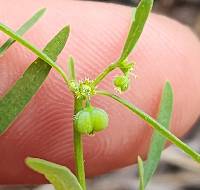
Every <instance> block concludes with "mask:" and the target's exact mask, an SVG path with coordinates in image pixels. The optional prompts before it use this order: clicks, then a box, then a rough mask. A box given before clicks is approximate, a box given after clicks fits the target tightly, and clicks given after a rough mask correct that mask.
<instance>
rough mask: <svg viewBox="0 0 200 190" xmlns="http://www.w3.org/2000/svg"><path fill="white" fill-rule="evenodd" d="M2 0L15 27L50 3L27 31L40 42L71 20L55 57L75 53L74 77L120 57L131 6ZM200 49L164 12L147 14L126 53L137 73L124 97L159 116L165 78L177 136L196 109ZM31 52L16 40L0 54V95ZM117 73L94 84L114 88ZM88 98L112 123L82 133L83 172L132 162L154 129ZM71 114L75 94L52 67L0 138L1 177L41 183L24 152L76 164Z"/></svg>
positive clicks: (196, 113) (102, 100)
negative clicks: (138, 35) (66, 37)
mask: <svg viewBox="0 0 200 190" xmlns="http://www.w3.org/2000/svg"><path fill="white" fill-rule="evenodd" d="M2 3H3V5H4V6H3V7H2V6H1V8H0V9H1V10H0V18H1V20H2V22H4V23H6V24H8V25H9V26H11V27H12V28H17V27H18V26H19V25H21V24H22V23H23V22H24V20H26V19H27V18H28V17H30V15H31V14H32V13H33V12H35V11H36V10H38V9H39V8H41V7H47V8H48V12H47V14H46V15H45V17H44V18H43V19H42V20H41V21H40V22H39V23H38V24H37V25H36V26H34V27H33V28H32V29H31V31H30V32H28V34H26V35H25V38H26V39H28V40H29V41H31V42H32V43H34V44H36V45H37V46H38V47H40V48H42V47H44V46H45V44H46V43H47V42H48V41H49V40H50V39H51V38H52V36H53V35H55V34H56V32H57V31H58V30H59V29H60V28H62V27H63V26H64V25H66V24H70V26H71V34H70V39H69V43H68V45H67V48H66V49H65V50H64V51H63V53H62V55H61V56H60V57H59V60H58V64H60V65H62V66H63V68H65V62H66V58H67V56H68V55H73V57H74V58H75V59H76V70H77V75H78V78H79V79H83V78H85V77H89V78H91V79H93V78H95V77H96V76H97V75H98V74H99V72H101V71H102V70H103V69H104V68H105V66H106V65H108V64H109V63H111V62H113V61H114V60H116V59H117V57H118V56H119V55H120V52H121V49H122V47H123V43H124V40H125V38H126V35H127V31H128V26H129V23H130V16H131V9H130V8H128V7H123V6H117V5H112V4H103V3H93V2H79V1H59V2H58V1H51V2H46V1H40V2H37V1H34V2H31V5H30V2H27V1H25V0H24V1H23V0H20V3H19V1H18V3H16V6H14V7H13V6H11V2H9V1H4V2H2ZM12 3H13V2H12ZM22 5H23V7H24V11H23V12H22V11H21V6H22ZM8 10H9V13H10V14H8ZM16 15H17V17H16ZM13 18H15V19H13ZM0 39H1V41H2V42H3V40H5V36H4V35H2V34H1V36H0ZM199 52H200V45H199V42H198V40H197V39H196V37H195V36H194V35H193V34H192V32H191V31H190V30H189V29H187V28H186V27H184V26H182V25H180V24H178V23H176V22H174V21H172V20H170V19H167V18H165V17H162V16H156V15H152V16H151V18H150V19H149V22H148V24H147V25H146V27H145V31H144V33H143V35H142V38H141V39H140V41H139V43H138V46H137V48H136V51H135V52H134V53H133V54H132V55H131V57H130V60H135V61H136V62H137V65H136V70H135V74H136V75H137V79H133V81H132V82H133V85H132V87H131V89H130V90H129V91H128V92H127V93H125V94H123V96H124V97H125V98H126V99H128V100H130V101H131V102H133V103H135V104H136V105H137V106H138V107H140V108H141V109H143V110H144V111H145V112H147V113H149V114H150V115H152V116H156V112H157V110H158V104H159V100H160V95H161V91H162V87H163V86H164V83H165V81H166V80H169V81H170V82H171V83H172V86H173V89H174V93H175V104H174V106H175V108H174V114H173V119H172V124H171V129H172V131H173V132H174V133H175V134H176V135H178V136H181V135H183V134H184V133H185V132H187V131H188V129H189V128H190V127H191V126H192V124H193V123H194V122H195V120H196V119H197V118H198V116H199V107H198V105H199V103H200V87H199V82H200V76H199V73H198V71H199V69H200V66H199V64H198V60H199V59H200V55H199ZM34 59H35V56H34V55H33V54H32V53H30V52H28V51H27V50H26V49H25V48H22V47H21V46H20V45H18V44H15V45H14V46H13V47H11V48H10V49H9V50H8V52H7V54H6V55H5V56H4V57H3V58H1V59H0V81H1V82H0V94H1V95H3V94H4V93H5V92H6V90H8V89H9V88H10V87H11V86H12V84H14V82H15V81H16V80H17V79H18V78H19V77H20V76H21V74H22V73H23V72H24V70H25V68H27V66H28V65H29V64H30V63H31V62H32V61H33V60H34ZM115 75H116V72H114V73H112V74H111V75H110V76H109V77H107V78H106V80H105V81H103V83H102V84H101V85H100V86H99V87H100V88H104V89H108V90H112V89H113V86H112V78H113V76H115ZM191 97H192V98H191ZM93 103H94V104H95V105H96V106H98V107H101V108H103V109H105V110H106V111H107V112H108V113H109V116H110V126H109V128H108V129H107V130H105V131H104V132H101V133H98V134H96V135H95V136H94V137H87V138H84V150H85V160H86V162H85V166H86V171H87V175H88V176H92V175H97V174H100V173H104V172H106V171H110V170H113V169H116V168H119V167H123V166H126V165H129V164H132V163H134V162H135V161H136V158H137V155H138V154H139V155H142V156H145V154H146V152H147V149H148V144H149V140H150V136H151V132H152V131H151V129H150V127H148V126H147V125H146V124H145V123H144V122H143V121H141V120H140V119H138V118H137V117H136V116H134V115H133V114H132V113H130V112H129V111H128V110H126V109H125V108H124V107H122V106H121V105H119V104H117V103H116V102H114V101H112V100H109V99H108V98H104V97H95V98H94V99H93ZM72 116H73V99H72V95H71V94H70V93H69V91H68V90H67V88H66V87H65V85H64V83H63V80H62V79H61V77H60V76H59V75H58V74H57V73H56V72H55V71H52V72H51V73H50V75H49V77H48V79H47V80H46V82H45V84H44V85H43V86H42V88H41V89H40V91H39V92H38V94H37V95H36V96H35V97H34V98H33V99H32V101H31V103H30V104H29V105H28V106H27V107H26V109H25V110H24V111H23V113H22V114H21V115H20V117H19V118H18V119H17V120H16V121H15V122H14V123H13V125H12V127H11V128H10V129H9V130H8V131H7V133H5V134H4V135H3V136H1V137H0V155H1V162H0V183H4V184H5V183H41V182H43V178H42V177H41V176H40V175H38V174H35V173H33V172H32V171H30V170H29V169H28V168H27V167H26V166H25V165H24V159H25V158H26V157H27V156H34V157H39V158H43V159H47V160H50V161H54V162H56V163H59V164H63V165H66V166H68V167H70V168H72V169H73V168H74V164H73V145H72V142H73V141H72V140H73V139H72Z"/></svg>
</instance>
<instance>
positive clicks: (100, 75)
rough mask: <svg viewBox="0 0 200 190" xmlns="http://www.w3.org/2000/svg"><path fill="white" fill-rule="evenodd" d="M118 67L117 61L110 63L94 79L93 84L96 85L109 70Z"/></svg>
mask: <svg viewBox="0 0 200 190" xmlns="http://www.w3.org/2000/svg"><path fill="white" fill-rule="evenodd" d="M117 67H118V62H117V63H113V64H110V65H109V66H108V67H107V68H106V69H105V70H104V71H103V72H102V73H101V74H99V75H98V76H97V78H96V79H95V80H94V82H93V85H94V86H97V85H98V84H99V83H100V82H101V81H102V80H103V79H104V78H105V77H106V76H107V75H108V74H109V73H110V72H111V71H113V70H114V69H116V68H117Z"/></svg>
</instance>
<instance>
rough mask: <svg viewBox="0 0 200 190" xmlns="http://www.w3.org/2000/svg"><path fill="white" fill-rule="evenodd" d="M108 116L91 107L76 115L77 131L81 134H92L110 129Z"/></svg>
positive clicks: (100, 110)
mask: <svg viewBox="0 0 200 190" xmlns="http://www.w3.org/2000/svg"><path fill="white" fill-rule="evenodd" d="M108 121H109V119H108V114H107V113H106V112H105V111H104V110H102V109H99V108H93V107H91V106H89V107H87V108H84V109H83V110H81V111H80V112H78V113H77V114H76V117H75V129H76V130H77V131H78V132H79V133H81V134H92V133H94V132H99V131H102V130H103V129H105V128H107V127H108Z"/></svg>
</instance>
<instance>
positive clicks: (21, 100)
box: [0, 0, 200, 190]
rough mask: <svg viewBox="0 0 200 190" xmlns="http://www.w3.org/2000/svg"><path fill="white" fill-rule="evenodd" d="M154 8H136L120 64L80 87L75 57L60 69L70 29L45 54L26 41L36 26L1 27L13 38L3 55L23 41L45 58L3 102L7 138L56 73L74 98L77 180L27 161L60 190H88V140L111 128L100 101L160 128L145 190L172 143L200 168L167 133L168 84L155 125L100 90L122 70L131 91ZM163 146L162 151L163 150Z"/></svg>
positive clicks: (120, 86)
mask: <svg viewBox="0 0 200 190" xmlns="http://www.w3.org/2000/svg"><path fill="white" fill-rule="evenodd" d="M152 5H153V0H141V2H140V4H139V5H138V7H137V8H134V11H133V19H132V23H131V26H130V31H129V34H128V37H127V40H126V42H125V45H124V48H123V50H122V53H121V55H120V56H119V59H118V60H116V61H115V62H114V63H112V64H110V65H109V66H108V67H107V68H106V69H105V70H104V71H103V72H102V73H100V74H99V75H98V76H97V77H96V79H94V80H89V79H86V80H83V81H77V79H76V73H75V66H74V59H73V58H72V57H70V58H69V60H68V74H66V73H65V72H64V71H63V70H62V68H61V67H59V66H58V65H57V64H56V63H55V61H56V58H57V56H58V55H59V53H60V52H61V51H62V49H63V47H64V45H65V43H66V41H67V38H68V35H69V27H68V26H67V27H64V28H63V29H62V30H61V31H60V32H59V33H58V34H57V35H56V36H55V37H54V38H53V39H52V40H51V41H50V42H49V44H48V45H47V46H46V48H45V49H44V50H43V51H41V50H39V49H38V48H37V47H35V46H34V45H32V44H31V43H29V42H28V41H26V40H25V39H23V38H22V37H21V36H20V35H21V34H23V33H24V32H25V31H26V30H28V29H29V28H30V26H31V25H33V24H34V23H35V22H31V24H29V25H28V27H25V28H26V30H24V29H23V30H22V31H21V32H19V31H18V32H14V31H12V30H11V29H10V28H9V27H7V26H5V25H4V24H2V23H0V30H1V31H2V32H4V33H5V34H7V35H8V36H10V37H11V38H12V40H9V43H6V44H4V45H3V46H2V47H1V48H0V50H1V52H5V50H6V49H7V48H8V47H9V46H10V45H12V43H14V41H17V42H18V43H20V44H21V45H23V46H25V47H26V48H28V49H29V50H30V51H32V52H33V53H34V54H35V55H37V56H38V57H39V58H38V59H37V60H36V61H34V62H33V63H32V64H31V65H30V67H29V68H28V69H27V70H26V71H25V73H24V74H23V77H22V78H20V79H19V80H18V81H17V82H16V83H15V85H14V86H13V87H12V88H11V89H10V90H9V91H8V92H7V93H6V94H5V95H4V97H2V98H1V99H0V133H4V132H5V131H6V129H8V127H9V126H10V124H11V123H12V122H13V121H14V120H15V118H16V117H17V116H18V115H19V113H20V112H22V110H23V108H24V107H25V106H26V105H27V104H28V102H29V101H30V100H31V98H32V96H33V95H34V94H35V93H36V92H37V91H38V89H39V87H40V86H41V85H42V83H43V82H44V80H45V79H46V77H47V75H48V73H49V71H50V69H51V68H52V67H53V68H54V69H55V70H56V71H57V72H58V73H59V74H60V75H61V76H62V77H63V79H64V81H65V83H66V85H67V86H68V87H69V89H70V91H71V92H72V94H73V95H74V115H75V118H73V119H74V120H73V123H74V126H73V127H74V150H75V164H76V177H75V176H74V175H73V174H72V173H71V172H70V171H69V170H68V169H67V168H66V167H64V166H60V165H57V164H54V163H50V162H47V161H45V160H41V159H37V158H27V159H26V164H27V165H28V166H29V167H30V168H32V169H33V170H35V171H37V172H39V173H41V174H43V175H44V176H45V177H46V178H47V179H48V180H49V181H50V182H51V183H52V184H53V185H54V186H55V188H56V189H57V190H64V189H71V190H81V189H82V190H86V183H85V169H84V161H83V160H84V159H83V146H82V135H83V134H91V133H94V132H98V131H101V130H103V129H104V128H106V127H107V126H108V116H107V113H106V112H105V111H104V110H102V109H99V108H93V107H92V106H91V105H90V100H91V99H92V98H93V97H94V96H96V95H100V96H107V97H110V98H112V99H113V100H115V101H117V102H119V103H120V104H122V105H124V106H125V107H127V108H128V109H129V110H130V111H131V112H133V113H134V114H136V115H137V116H139V117H140V118H141V119H143V120H144V121H146V122H147V123H148V124H149V125H150V126H152V127H153V128H154V135H153V137H152V143H151V148H150V151H149V156H148V159H147V162H146V163H145V164H144V166H143V162H142V160H141V158H140V157H138V163H139V175H140V189H141V190H142V189H144V188H145V186H146V185H147V183H148V181H149V179H150V178H151V176H152V175H153V173H154V172H155V169H156V167H157V165H158V162H159V160H160V155H161V151H162V149H163V147H164V143H165V140H166V139H167V140H169V141H171V142H172V143H174V144H175V145H176V146H177V147H179V148H180V149H181V150H182V151H183V152H185V153H186V154H188V155H189V156H190V157H191V158H193V159H194V160H196V161H197V162H200V155H199V154H198V153H197V152H195V151H194V150H193V149H191V148H190V147H189V146H188V145H186V144H185V143H183V142H182V141H181V140H180V139H178V138H177V137H176V136H175V135H173V134H172V133H171V132H170V131H169V130H168V129H167V128H168V126H169V122H170V119H171V114H172V107H173V92H172V88H171V85H170V83H169V82H167V83H166V85H165V88H164V90H163V95H162V98H161V103H160V112H159V115H158V118H157V120H155V119H153V118H152V117H150V116H149V115H148V114H146V113H144V112H143V111H142V110H140V109H139V108H137V107H136V106H134V105H133V104H131V103H130V102H128V101H127V100H124V99H122V98H121V97H119V96H116V95H115V94H112V93H110V92H107V91H104V90H101V89H98V84H99V83H100V82H101V81H102V80H103V79H104V78H105V77H106V76H107V75H108V74H109V73H110V72H112V71H113V70H115V69H119V70H120V71H121V72H122V75H120V76H117V77H116V78H115V79H114V85H115V87H116V88H117V90H118V91H120V92H123V91H126V90H127V89H128V87H129V86H130V79H129V76H130V74H131V73H132V72H133V69H134V63H132V62H129V61H128V56H129V54H130V53H131V52H132V50H133V49H134V47H135V45H136V43H137V42H138V39H139V37H140V35H141V33H142V30H143V28H144V25H145V22H146V20H147V18H148V15H149V13H150V11H151V8H152ZM43 11H44V10H42V11H41V12H39V13H40V14H39V16H38V13H36V16H35V15H34V16H33V18H32V19H30V20H31V21H36V20H37V19H39V17H40V16H41V15H42V14H41V13H43ZM36 18H37V19H36ZM23 26H24V25H23ZM11 42H12V43H11ZM13 108H15V109H13ZM158 143H159V146H157V144H158Z"/></svg>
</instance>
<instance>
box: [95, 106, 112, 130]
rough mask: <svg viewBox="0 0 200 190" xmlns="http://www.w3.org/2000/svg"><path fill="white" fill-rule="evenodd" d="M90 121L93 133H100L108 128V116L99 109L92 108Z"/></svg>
mask: <svg viewBox="0 0 200 190" xmlns="http://www.w3.org/2000/svg"><path fill="white" fill-rule="evenodd" d="M91 120H92V125H93V131H94V132H98V131H102V130H104V129H105V128H107V127H108V121H109V118H108V114H107V113H106V112H105V111H104V110H102V109H99V108H94V109H93V110H92V112H91Z"/></svg>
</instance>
